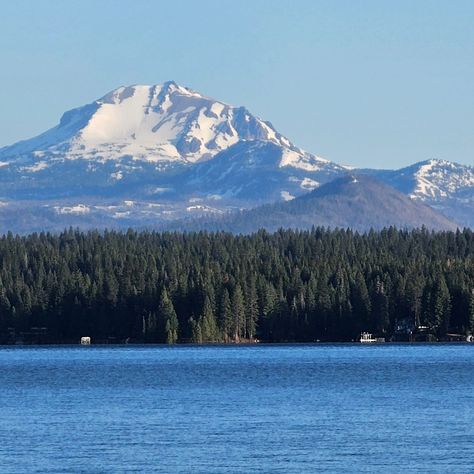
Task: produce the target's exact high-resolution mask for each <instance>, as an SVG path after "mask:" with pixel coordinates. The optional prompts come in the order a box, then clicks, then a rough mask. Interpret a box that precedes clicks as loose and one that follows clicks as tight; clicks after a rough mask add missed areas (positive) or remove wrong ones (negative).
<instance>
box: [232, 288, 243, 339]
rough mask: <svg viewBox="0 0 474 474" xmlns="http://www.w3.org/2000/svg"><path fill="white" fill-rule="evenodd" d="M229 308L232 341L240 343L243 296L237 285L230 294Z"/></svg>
mask: <svg viewBox="0 0 474 474" xmlns="http://www.w3.org/2000/svg"><path fill="white" fill-rule="evenodd" d="M231 306H232V314H233V317H234V319H233V328H232V334H233V340H234V341H235V342H240V340H241V338H242V334H243V329H244V326H245V307H244V295H243V293H242V288H241V286H240V285H239V284H237V285H236V287H235V288H234V292H233V293H232V300H231Z"/></svg>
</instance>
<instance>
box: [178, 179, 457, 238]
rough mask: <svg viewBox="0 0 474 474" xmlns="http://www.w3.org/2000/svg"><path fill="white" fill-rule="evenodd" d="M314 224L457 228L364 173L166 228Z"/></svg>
mask: <svg viewBox="0 0 474 474" xmlns="http://www.w3.org/2000/svg"><path fill="white" fill-rule="evenodd" d="M312 226H325V227H331V228H336V227H339V228H352V229H354V230H358V231H367V230H369V229H381V228H383V227H389V226H396V227H398V228H416V227H421V226H425V227H427V228H429V229H433V230H455V229H456V228H457V227H458V226H457V224H456V223H455V222H453V221H451V220H449V219H448V218H447V217H445V216H444V215H442V214H440V213H439V212H437V211H435V210H434V209H432V208H430V207H429V206H427V205H425V204H423V203H421V202H418V201H415V200H413V199H411V198H409V197H408V196H406V195H404V194H402V193H401V192H399V191H397V190H396V189H394V188H392V187H391V186H388V185H386V184H384V183H382V182H381V181H379V180H377V179H375V178H373V177H370V176H367V175H356V174H351V175H346V176H343V177H341V178H337V179H335V180H334V181H332V182H330V183H327V184H325V185H323V186H321V187H320V188H318V189H316V190H314V191H311V192H310V193H308V194H305V195H303V196H300V197H298V198H295V199H293V200H291V201H286V202H279V203H275V204H268V205H264V206H260V207H256V208H254V209H249V210H243V211H240V212H236V213H231V214H227V215H225V216H221V217H219V218H214V219H200V220H194V221H188V222H185V221H181V222H179V223H177V224H175V225H174V226H173V225H172V226H170V227H169V228H176V229H180V230H186V229H188V230H204V229H205V230H225V231H231V232H234V233H251V232H254V231H256V230H258V229H260V228H265V229H267V230H269V231H274V230H277V229H279V228H281V227H283V228H298V229H308V228H311V227H312Z"/></svg>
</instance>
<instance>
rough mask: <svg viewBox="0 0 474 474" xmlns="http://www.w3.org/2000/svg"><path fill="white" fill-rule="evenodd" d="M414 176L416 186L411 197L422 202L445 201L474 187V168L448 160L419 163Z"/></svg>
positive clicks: (415, 166) (415, 167)
mask: <svg viewBox="0 0 474 474" xmlns="http://www.w3.org/2000/svg"><path fill="white" fill-rule="evenodd" d="M412 168H413V167H412ZM413 176H414V179H415V186H414V189H413V192H412V193H411V197H413V198H416V199H420V200H422V201H426V200H443V199H445V198H448V197H452V196H453V195H455V194H457V193H459V192H462V191H463V190H465V189H472V188H473V187H474V168H472V167H470V166H463V165H459V164H457V163H451V162H449V161H446V160H428V161H423V162H421V163H417V164H416V165H414V172H413Z"/></svg>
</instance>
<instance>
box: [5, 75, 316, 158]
mask: <svg viewBox="0 0 474 474" xmlns="http://www.w3.org/2000/svg"><path fill="white" fill-rule="evenodd" d="M242 140H246V141H251V140H260V141H262V140H263V141H269V142H273V143H275V144H277V145H278V146H280V147H282V149H287V150H289V151H291V152H292V153H296V154H297V155H298V157H303V156H309V155H308V154H305V153H304V152H303V151H302V150H300V149H298V148H297V147H295V146H294V145H293V144H291V143H290V141H289V140H288V139H286V138H285V137H284V136H282V135H281V134H279V133H278V132H277V131H276V130H275V129H274V128H273V126H272V125H271V124H270V123H269V122H265V121H263V120H261V119H259V118H258V117H255V116H253V115H252V114H251V113H250V112H249V111H248V110H247V109H246V108H245V107H233V106H231V105H228V104H226V103H224V102H220V101H217V100H214V99H212V98H209V97H205V96H203V95H201V94H199V93H198V92H195V91H193V90H192V89H189V88H187V87H183V86H181V85H179V84H177V83H176V82H174V81H167V82H165V83H163V84H156V85H143V84H135V85H131V86H120V87H118V88H116V89H114V90H112V91H110V92H109V93H107V94H105V95H104V96H102V97H101V98H100V99H98V100H96V101H94V102H92V103H90V104H87V105H85V106H83V107H78V108H76V109H73V110H70V111H68V112H66V113H65V114H64V115H63V117H62V118H61V120H60V123H59V124H58V125H57V126H56V127H54V128H52V129H50V130H48V131H47V132H45V133H43V134H42V135H39V136H38V137H35V138H33V139H30V140H25V141H23V142H20V143H18V144H15V145H12V146H10V147H5V148H3V149H1V150H0V157H1V158H2V159H12V158H15V159H18V158H21V160H22V161H28V160H30V161H33V162H34V161H35V160H37V157H38V156H41V157H47V158H48V161H51V160H54V161H57V160H67V159H73V160H78V159H80V160H92V161H94V160H100V161H107V160H115V161H120V160H122V159H123V158H125V159H127V160H128V159H130V158H131V159H133V160H135V161H146V162H151V163H159V162H167V163H181V164H186V163H195V162H197V161H206V160H208V159H210V158H212V157H214V156H215V155H217V154H218V153H220V152H221V151H223V150H226V149H227V148H229V147H231V146H233V145H234V144H236V143H237V142H239V141H242ZM299 161H300V160H299V158H298V159H293V160H292V161H291V165H295V166H296V167H297V163H298V162H299Z"/></svg>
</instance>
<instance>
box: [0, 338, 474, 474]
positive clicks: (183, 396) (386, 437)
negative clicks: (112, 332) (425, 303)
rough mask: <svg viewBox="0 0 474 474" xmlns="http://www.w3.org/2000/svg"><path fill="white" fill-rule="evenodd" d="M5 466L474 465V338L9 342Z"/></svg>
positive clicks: (397, 468) (0, 397) (1, 451)
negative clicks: (449, 341) (440, 341)
mask: <svg viewBox="0 0 474 474" xmlns="http://www.w3.org/2000/svg"><path fill="white" fill-rule="evenodd" d="M0 408H1V417H0V472H1V473H10V472H11V473H17V472H25V473H32V472H48V473H53V472H54V473H76V472H77V473H79V472H87V473H89V472H90V473H102V472H110V473H120V472H163V473H174V472H179V473H188V472H192V473H206V474H207V473H247V472H252V473H254V472H265V473H267V472H268V473H270V472H271V473H305V472H402V471H403V472H426V473H434V472H443V473H444V472H456V473H458V472H474V344H472V345H467V344H457V345H455V344H453V345H389V344H386V345H378V346H368V347H367V346H362V345H294V346H292V345H285V346H278V345H275V346H263V345H262V346H251V347H235V346H232V347H216V346H212V347H205V346H201V347H196V346H185V347H183V346H181V347H171V348H170V347H162V346H138V347H137V346H125V347H123V346H122V347H110V346H107V347H103V346H102V347H100V346H96V347H94V346H90V347H80V346H77V347H27V348H21V347H5V348H0Z"/></svg>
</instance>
